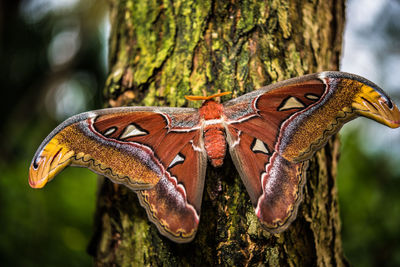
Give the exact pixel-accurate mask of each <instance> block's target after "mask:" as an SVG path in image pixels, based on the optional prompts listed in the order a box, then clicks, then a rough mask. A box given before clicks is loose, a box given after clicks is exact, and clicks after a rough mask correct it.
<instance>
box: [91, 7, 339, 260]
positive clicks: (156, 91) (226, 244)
mask: <svg viewBox="0 0 400 267" xmlns="http://www.w3.org/2000/svg"><path fill="white" fill-rule="evenodd" d="M110 2H111V16H110V17H111V36H110V48H109V49H110V50H109V60H110V74H109V77H108V80H107V84H106V87H105V97H106V101H107V106H120V105H147V106H157V105H163V106H187V105H189V106H195V105H197V104H198V103H192V102H190V103H188V102H187V101H186V100H185V98H184V95H188V94H193V95H203V94H205V93H207V94H208V95H209V94H213V93H215V92H217V91H232V92H233V95H232V97H236V96H239V95H241V94H244V93H246V92H250V91H252V90H255V89H257V88H259V87H261V86H264V85H268V84H270V83H273V82H276V81H280V80H285V79H287V78H290V77H294V76H300V75H303V74H307V73H313V72H317V71H322V70H336V69H338V65H339V58H340V52H341V42H342V33H343V26H344V0H339V1H306V0H293V1H283V0H270V1H253V0H252V1H192V0H181V1H163V0H159V1H151V0H149V1H140V0H110ZM228 98H229V97H226V99H228ZM226 99H225V100H226ZM338 147H339V143H338V140H337V139H336V138H334V139H332V140H331V141H330V142H329V143H328V145H327V146H326V147H325V148H324V149H322V150H321V151H320V152H318V153H317V154H316V156H315V157H314V158H313V159H312V160H311V164H310V167H309V170H308V172H307V175H308V181H307V184H306V186H305V189H304V190H305V200H304V201H303V203H302V204H301V206H300V208H299V213H298V218H297V219H296V220H295V221H294V223H293V224H292V225H291V226H290V227H289V228H288V230H286V231H285V232H283V233H282V234H276V235H273V234H269V233H268V232H266V231H265V230H263V229H262V227H261V225H260V224H259V222H258V221H257V218H256V216H255V214H254V210H253V207H252V205H251V203H250V199H249V197H248V195H247V193H246V190H245V188H244V186H243V184H242V181H241V180H240V178H239V176H238V173H237V172H236V170H235V168H234V167H233V164H232V162H231V159H230V158H229V156H227V158H226V159H225V164H224V165H223V167H222V168H219V169H213V168H212V167H211V166H209V168H208V170H207V178H206V181H205V184H206V185H205V192H204V195H203V204H202V211H201V212H202V214H201V221H200V225H199V230H198V233H197V236H196V238H195V240H194V241H193V242H191V243H189V244H183V245H182V244H176V243H173V242H171V241H169V240H168V239H166V238H165V237H163V236H161V235H160V234H159V233H158V231H157V229H156V227H155V226H154V225H153V224H152V223H150V222H149V221H148V219H147V217H146V214H145V211H144V209H143V208H142V207H140V205H139V202H138V200H137V197H136V195H135V193H133V192H131V191H129V190H128V189H127V188H125V187H123V186H118V185H114V184H112V183H110V182H109V181H108V180H104V183H102V185H101V188H100V192H99V199H98V207H97V215H96V222H97V231H96V233H95V235H94V237H93V240H92V244H91V246H90V252H91V253H92V254H93V256H94V258H95V263H96V264H97V265H117V266H139V265H147V266H158V265H164V266H202V265H209V266H214V265H227V266H248V265H251V266H252V265H262V266H264V265H265V266H280V265H284V266H286V265H288V266H312V265H318V266H343V265H347V263H346V261H345V259H344V257H343V253H342V245H341V238H340V219H339V213H338V201H337V193H336V180H335V177H336V171H335V170H336V163H337V157H338V150H339V149H338Z"/></svg>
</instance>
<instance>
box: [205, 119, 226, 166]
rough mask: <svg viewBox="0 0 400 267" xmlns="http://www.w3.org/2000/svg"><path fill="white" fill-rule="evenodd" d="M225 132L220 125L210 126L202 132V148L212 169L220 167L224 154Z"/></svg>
mask: <svg viewBox="0 0 400 267" xmlns="http://www.w3.org/2000/svg"><path fill="white" fill-rule="evenodd" d="M225 140H226V138H225V131H224V128H222V127H221V126H220V125H210V126H208V127H207V128H206V129H205V130H204V147H205V149H206V152H207V156H208V158H209V159H210V161H211V165H213V166H214V167H220V166H221V165H222V163H223V162H224V158H225V153H226V141H225Z"/></svg>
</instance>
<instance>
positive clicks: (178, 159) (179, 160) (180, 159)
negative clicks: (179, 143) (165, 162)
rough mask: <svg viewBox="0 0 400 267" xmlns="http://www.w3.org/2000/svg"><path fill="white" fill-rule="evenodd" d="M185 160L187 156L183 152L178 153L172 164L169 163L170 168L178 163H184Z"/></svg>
mask: <svg viewBox="0 0 400 267" xmlns="http://www.w3.org/2000/svg"><path fill="white" fill-rule="evenodd" d="M184 161H185V156H184V155H182V154H181V153H178V154H177V155H176V157H175V158H174V159H173V160H172V161H171V164H169V166H168V169H170V168H172V167H174V166H176V165H178V164H182V163H183V162H184Z"/></svg>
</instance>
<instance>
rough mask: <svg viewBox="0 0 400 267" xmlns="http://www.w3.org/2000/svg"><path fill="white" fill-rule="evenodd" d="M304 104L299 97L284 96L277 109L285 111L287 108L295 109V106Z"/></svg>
mask: <svg viewBox="0 0 400 267" xmlns="http://www.w3.org/2000/svg"><path fill="white" fill-rule="evenodd" d="M304 107H305V106H304V104H303V103H301V101H300V100H299V99H297V98H296V97H294V96H291V97H288V98H285V99H284V100H283V101H282V103H281V104H280V105H279V107H278V111H285V110H289V109H295V108H304Z"/></svg>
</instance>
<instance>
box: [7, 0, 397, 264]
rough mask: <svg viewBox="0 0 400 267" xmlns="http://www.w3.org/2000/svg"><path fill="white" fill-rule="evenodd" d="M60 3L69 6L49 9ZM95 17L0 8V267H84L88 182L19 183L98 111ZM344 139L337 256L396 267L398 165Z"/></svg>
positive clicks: (92, 5) (89, 178)
mask: <svg viewBox="0 0 400 267" xmlns="http://www.w3.org/2000/svg"><path fill="white" fill-rule="evenodd" d="M34 2H36V3H39V4H36V5H35V4H33V3H34ZM64 2H66V3H70V4H69V5H67V6H62V5H61V7H58V8H53V9H52V8H51V5H50V4H49V3H53V4H54V3H58V4H59V6H60V3H64ZM71 3H72V4H71ZM43 10H45V11H43ZM105 16H106V4H105V3H104V2H103V1H94V0H85V1H81V2H79V1H73V0H69V1H61V0H60V1H57V0H36V1H33V0H31V1H28V0H26V1H3V2H0V38H1V39H0V62H1V64H0V74H1V75H0V84H1V89H2V91H1V92H2V96H3V97H2V104H1V105H0V110H1V114H2V115H1V116H0V207H1V208H0V225H1V228H0V263H1V265H2V266H90V265H91V263H92V261H91V258H90V256H89V255H87V253H86V247H87V245H88V243H89V240H90V237H91V235H92V231H93V229H92V226H93V216H94V209H95V202H96V197H95V194H96V187H97V186H96V175H95V174H93V173H91V172H90V171H88V170H83V169H78V168H67V169H66V170H65V171H64V172H63V173H61V174H60V175H59V176H57V178H56V181H55V182H52V183H50V184H48V185H47V186H46V188H45V189H44V190H34V189H31V188H30V187H29V185H28V181H27V180H28V167H29V164H30V161H31V159H32V156H33V154H34V152H35V149H36V148H37V147H38V145H39V143H40V142H41V141H42V140H43V138H44V137H45V136H46V135H47V134H48V133H49V132H50V131H51V130H52V129H53V128H54V127H55V126H56V125H57V124H58V123H60V119H61V120H62V119H65V118H66V117H67V116H69V115H71V113H77V112H80V111H84V110H90V109H93V108H99V107H101V93H102V88H103V85H104V80H105V69H106V67H105V65H106V58H105V52H104V51H105V47H106V41H105V38H104V18H105ZM383 17H384V18H385V19H380V21H382V22H384V24H385V25H386V26H381V27H383V28H379V27H378V25H377V24H374V27H375V29H376V31H379V32H383V33H385V35H384V38H387V39H388V40H390V42H391V44H393V42H399V36H400V35H399V34H397V33H398V32H400V31H399V29H400V27H399V23H398V21H399V20H397V21H395V22H390V20H388V19H387V18H388V16H385V14H383ZM381 25H382V24H381ZM393 33H395V34H393ZM396 35H397V36H396ZM384 38H382V39H384ZM396 38H397V39H396ZM382 39H381V40H382ZM395 40H397V41H395ZM390 47H391V49H392V51H395V52H398V50H397V51H396V47H397V49H398V48H399V46H393V45H390ZM381 53H383V52H382V51H381ZM352 129H353V130H350V131H347V132H346V133H345V134H344V135H343V138H342V143H343V147H342V149H343V151H342V155H341V160H340V163H339V169H338V184H339V194H340V206H341V214H342V220H343V244H344V249H345V253H346V255H347V256H348V258H349V260H350V262H352V264H353V265H354V266H377V265H379V266H396V265H400V244H399V241H398V240H399V239H400V228H399V225H400V196H399V194H398V193H397V191H398V189H399V188H400V170H399V167H398V166H399V165H400V162H399V160H398V159H395V158H393V157H388V156H387V154H385V153H384V151H380V152H375V154H371V153H369V154H368V153H365V152H364V150H363V147H365V146H368V145H370V144H367V143H366V142H363V141H360V138H359V131H357V129H356V128H354V127H353V128H352ZM377 138H378V137H377ZM379 138H381V137H379Z"/></svg>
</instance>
